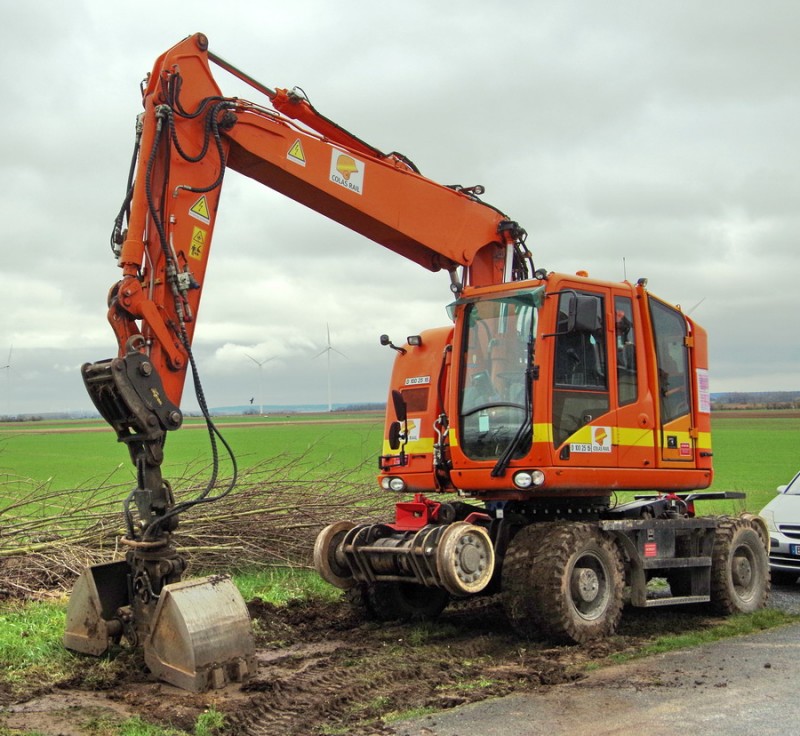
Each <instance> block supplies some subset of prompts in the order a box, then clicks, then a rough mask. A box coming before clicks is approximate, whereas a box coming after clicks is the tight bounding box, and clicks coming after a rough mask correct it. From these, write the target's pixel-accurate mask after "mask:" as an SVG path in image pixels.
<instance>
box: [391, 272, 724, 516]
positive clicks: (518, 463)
mask: <svg viewBox="0 0 800 736" xmlns="http://www.w3.org/2000/svg"><path fill="white" fill-rule="evenodd" d="M539 287H541V288H542V290H543V294H547V296H543V297H542V305H541V307H540V308H539V309H538V312H539V314H538V320H537V327H536V332H535V336H534V342H535V351H534V358H533V366H532V371H531V379H530V396H531V399H532V410H531V430H530V441H529V444H528V446H526V447H525V448H524V452H523V451H521V452H519V453H517V455H515V457H514V458H513V459H512V460H511V461H510V462H509V464H508V467H507V468H506V469H505V471H504V472H503V473H500V474H493V472H492V471H493V470H494V469H495V467H496V464H497V457H496V456H493V457H492V458H491V459H481V458H480V457H478V458H476V457H475V456H474V454H473V456H470V453H469V451H468V450H465V441H464V436H463V432H464V431H466V425H465V423H464V422H465V420H464V419H463V418H462V420H461V422H459V421H458V418H459V417H460V415H461V402H462V399H463V396H464V391H465V386H466V380H465V375H467V374H468V372H469V371H470V370H480V369H481V368H483V367H484V366H480V365H478V366H473V365H472V364H471V363H470V361H474V360H475V359H474V357H473V356H470V357H469V358H461V359H460V358H459V356H464V355H466V352H467V350H466V346H465V339H466V338H465V335H466V334H467V332H468V329H467V328H468V324H467V323H468V322H469V320H470V318H469V317H467V316H466V310H467V308H468V305H469V304H470V303H471V302H472V303H478V302H480V301H487V300H491V299H496V298H497V297H500V296H505V297H513V295H514V294H515V293H524V292H530V291H531V290H532V289H536V288H539ZM573 290H574V291H576V292H580V293H588V294H592V295H597V296H598V297H602V299H603V304H604V305H605V308H606V312H605V314H604V315H603V324H604V328H603V329H604V331H605V334H606V339H607V344H608V347H607V351H606V352H607V360H606V367H605V376H604V377H603V382H602V383H603V385H602V386H598V387H586V386H578V387H572V386H568V385H566V384H563V385H560V384H559V378H558V376H557V375H556V366H557V364H558V354H557V345H558V342H557V333H558V326H557V319H558V317H559V314H558V309H557V306H558V295H559V294H563V293H569V292H572V291H573ZM619 299H623V300H626V302H625V303H626V304H627V305H630V308H631V312H630V316H631V318H632V319H631V320H630V322H631V323H632V324H631V328H630V329H631V332H630V335H629V337H630V343H629V345H630V348H632V350H631V349H627V348H625V349H623V348H624V346H620V348H619V349H618V350H616V349H614V348H613V345H614V344H615V343H614V341H615V338H616V335H615V330H616V327H615V312H614V308H613V307H614V305H615V304H617V303H618V301H617V300H619ZM654 299H655V297H652V296H651V295H649V294H648V293H647V292H646V290H645V289H644V287H643V286H640V285H637V286H633V285H631V284H629V283H627V282H623V283H611V282H602V281H596V280H593V279H589V278H587V277H584V276H567V275H564V274H549V275H548V277H547V279H546V280H544V281H521V282H517V283H515V284H504V285H499V286H493V287H486V288H479V289H468V290H465V292H464V296H463V298H462V300H460V301H462V302H463V304H461V305H459V306H456V309H455V310H454V319H455V327H454V328H453V329H452V330H449V331H440V332H432V333H431V335H432V336H435V338H436V339H435V340H433V341H431V340H430V339H429V338H428V337H427V336H426V334H425V333H423V344H426V343H429V342H433V344H432V345H430V346H428V348H427V349H424V350H423V349H420V348H415V347H412V346H406V350H407V352H406V353H405V354H400V355H398V356H397V358H396V360H395V369H394V374H393V376H392V384H391V389H392V390H398V391H400V392H401V393H402V394H403V395H404V396H406V395H409V394H413V393H414V392H419V391H420V390H419V389H418V388H416V384H418V383H419V382H420V381H425V382H427V381H428V377H430V389H429V390H428V391H427V393H425V399H426V400H425V401H424V402H417V401H416V399H415V398H414V397H413V395H412V396H411V398H410V401H409V418H410V422H412V423H413V432H409V434H410V435H411V436H410V438H409V441H408V445H407V446H406V447H405V448H404V452H405V454H406V455H407V456H408V460H407V462H408V464H407V465H406V466H402V465H400V464H398V461H397V455H398V453H397V452H392V450H391V448H389V446H388V445H386V444H385V446H384V456H383V459H382V463H383V465H382V468H383V475H385V476H397V477H401V478H403V479H404V480H406V482H407V487H408V490H413V491H416V492H420V491H433V490H451V491H459V492H461V493H462V494H464V495H468V496H473V497H477V498H481V499H484V500H536V499H547V498H554V499H556V498H570V497H584V496H585V497H592V498H594V497H602V496H609V495H611V494H612V493H613V492H614V491H616V490H620V491H621V490H660V491H688V490H697V489H703V488H707V487H708V486H709V485H710V483H711V480H712V466H711V435H710V405H709V394H708V385H707V369H708V353H707V340H706V334H705V331H704V330H702V328H700V327H699V326H698V325H696V324H695V323H694V322H693V321H692V320H690V319H689V318H688V317H685V316H684V315H682V314H681V313H680V312H679V311H678V310H675V309H674V308H672V307H667V306H666V305H665V306H663V307H661V308H664V309H667V308H668V309H669V310H670V316H671V317H672V318H673V319H674V320H675V321H676V324H680V323H681V322H682V323H683V324H684V325H685V333H686V334H685V337H684V338H683V339H682V343H683V344H682V345H679V344H677V342H676V347H675V349H676V350H678V351H680V352H681V353H682V354H685V356H686V360H687V366H688V368H687V373H688V376H689V378H690V379H691V380H690V381H688V382H687V385H686V386H683V387H682V390H683V389H684V388H685V389H686V390H688V392H689V395H688V396H685V397H684V401H685V405H681V407H680V408H678V409H677V410H676V413H677V414H679V416H677V417H675V418H674V419H672V418H670V417H669V416H668V415H665V414H663V413H662V409H663V407H662V404H664V403H665V402H667V401H669V400H670V397H669V391H668V390H665V391H664V392H663V395H662V391H661V390H660V389H659V366H660V363H659V360H660V358H659V355H658V350H657V345H656V343H655V341H654V329H653V324H652V317H651V314H650V307H649V305H650V304H651V303H652V301H653V300H654ZM656 301H658V300H656ZM659 303H660V302H659ZM448 339H450V340H452V341H451V342H447V340H448ZM486 339H487V340H495V341H496V335H494V334H492V335H490V334H489V333H488V332H487V338H486ZM625 350H627V352H628V355H631V356H633V358H635V362H634V360H633V359H631V360H632V364H633V365H635V366H637V369H636V370H635V375H633V376H632V377H629V376H628V375H627V374H625V372H624V371H623V369H622V366H621V365H620V363H621V362H622V361H623V359H624V358H623V356H624V352H625ZM441 355H444V356H446V360H444V361H443V360H442V359H441V357H440V356H441ZM661 360H662V361H663V358H662V359H661ZM492 362H493V363H494V362H500V364H501V368H502V367H504V365H505V363H506V362H507V356H505V355H501V357H500V358H499V361H498V359H496V358H493V359H492ZM490 368H491V370H494V371H495V372H496V366H491V367H490ZM409 385H410V386H409ZM434 387H435V388H434ZM570 401H571V402H573V406H575V407H579V408H580V407H584V408H583V412H584V414H583V415H582V416H581V417H580V418H579V419H578V420H575V417H569V420H568V421H567V420H565V419H564V416H565V414H566V415H569V414H570V411H566V410H565V409H564V407H565V406H567V402H570ZM412 402H414V405H415V406H417V403H418V406H419V410H418V411H411V410H410V409H411V403H412ZM581 402H582V403H581ZM586 407H588V408H586ZM598 407H599V408H598ZM502 408H503V407H502V406H499V408H498V409H497V410H496V411H498V412H499V411H502ZM491 411H493V410H491V409H488V410H487V411H486V412H485V413H486V414H487V416H486V417H485V421H486V427H485V432H486V434H489V433H490V432H491V431H492V426H491V422H492V418H491V416H490V414H491ZM571 411H572V412H573V413H575V411H576V409H572V410H571ZM442 413H445V414H446V415H447V416H448V417H450V418H451V426H450V427H449V429H448V432H447V433H446V437H445V440H444V441H440V448H439V456H440V457H443V458H446V461H441V462H445V464H446V472H445V470H444V468H443V467H439V468H438V469H437V467H436V463H435V460H434V457H435V453H434V448H435V446H436V443H437V437H438V435H437V427H438V422H439V416H440V415H441V414H442ZM590 413H591V414H592V415H591V416H589V414H590ZM394 419H395V418H394V416H393V415H392V412H391V410H390V412H389V416H388V417H387V433H388V428H389V426H390V425H391V423H392V422H393V421H394ZM573 421H577V424H578V425H580V426H573V425H572V424H571V422H573ZM387 436H388V435H387ZM519 470H525V471H529V470H537V471H541V472H542V473H543V474H544V478H545V482H544V483H543V484H542V485H541V486H538V487H531V488H528V489H521V488H519V487H517V486H516V485H515V484H514V482H513V478H514V474H515V473H516V472H517V471H519ZM444 478H446V479H447V480H446V481H445V480H444Z"/></svg>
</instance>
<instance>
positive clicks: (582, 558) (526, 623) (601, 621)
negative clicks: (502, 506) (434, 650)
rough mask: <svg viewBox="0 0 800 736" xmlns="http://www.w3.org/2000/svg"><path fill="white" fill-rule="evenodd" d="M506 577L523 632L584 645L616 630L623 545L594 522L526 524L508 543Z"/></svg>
mask: <svg viewBox="0 0 800 736" xmlns="http://www.w3.org/2000/svg"><path fill="white" fill-rule="evenodd" d="M502 579H503V600H504V606H505V609H506V614H507V616H508V618H509V620H510V622H511V624H512V626H513V627H514V629H515V630H516V631H517V632H518V633H520V634H522V635H524V636H532V635H537V634H538V635H540V636H544V637H548V638H551V639H555V640H559V641H572V642H576V643H583V642H587V641H592V640H595V639H601V638H603V637H605V636H609V635H611V634H613V633H614V632H615V631H616V629H617V625H618V624H619V620H620V617H621V616H622V605H623V593H624V580H625V576H624V569H623V566H622V558H621V556H620V552H619V548H618V547H617V545H616V543H615V542H614V540H613V539H612V538H611V537H609V536H607V535H606V534H604V533H603V532H602V531H601V530H600V529H598V528H597V527H596V526H595V525H593V524H589V523H562V522H559V523H555V524H552V525H550V524H548V525H547V526H546V527H544V528H543V529H542V528H536V527H526V528H525V529H523V530H522V531H521V532H520V533H519V534H517V536H516V537H514V539H513V540H512V542H511V544H510V545H509V550H508V553H507V554H506V559H505V562H504V565H503V578H502Z"/></svg>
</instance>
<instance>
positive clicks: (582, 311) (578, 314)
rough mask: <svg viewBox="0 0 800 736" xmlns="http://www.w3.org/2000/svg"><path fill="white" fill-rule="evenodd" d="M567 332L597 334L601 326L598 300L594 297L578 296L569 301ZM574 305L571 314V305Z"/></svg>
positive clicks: (601, 320)
mask: <svg viewBox="0 0 800 736" xmlns="http://www.w3.org/2000/svg"><path fill="white" fill-rule="evenodd" d="M570 302H571V303H570V314H569V322H570V323H571V324H570V327H569V328H568V331H569V332H572V331H575V332H597V331H598V330H599V329H600V328H602V326H603V319H602V315H601V314H600V300H599V299H598V298H597V297H594V296H588V295H586V294H578V295H577V297H576V298H575V299H572V300H570ZM573 304H574V305H575V310H574V312H573V310H572V308H571V307H572V305H573Z"/></svg>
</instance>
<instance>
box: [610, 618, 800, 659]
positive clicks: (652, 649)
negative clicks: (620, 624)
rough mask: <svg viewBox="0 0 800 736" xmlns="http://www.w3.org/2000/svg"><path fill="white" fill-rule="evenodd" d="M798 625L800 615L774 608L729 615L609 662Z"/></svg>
mask: <svg viewBox="0 0 800 736" xmlns="http://www.w3.org/2000/svg"><path fill="white" fill-rule="evenodd" d="M798 622H800V616H798V615H793V614H790V613H784V612H783V611H778V610H776V609H774V608H764V609H762V610H760V611H756V612H755V613H748V614H736V615H733V616H729V617H727V618H725V619H722V621H721V622H720V623H718V624H716V625H715V626H712V627H711V628H708V629H700V630H698V631H684V632H682V633H680V634H668V635H666V636H660V637H658V638H656V639H654V640H653V641H652V642H650V643H649V644H648V645H647V646H645V647H643V648H642V649H640V650H638V651H637V652H635V653H634V654H630V653H626V654H612V655H611V656H610V657H609V659H610V660H611V661H612V662H613V663H615V664H619V663H621V662H625V661H628V660H630V659H636V658H639V657H647V656H649V655H651V654H662V653H663V652H671V651H674V650H676V649H687V648H690V647H696V646H700V645H701V644H710V643H712V642H715V641H720V640H722V639H729V638H731V637H735V636H746V635H747V634H756V633H758V632H759V631H765V630H766V629H774V628H776V627H778V626H785V625H787V624H793V623H798Z"/></svg>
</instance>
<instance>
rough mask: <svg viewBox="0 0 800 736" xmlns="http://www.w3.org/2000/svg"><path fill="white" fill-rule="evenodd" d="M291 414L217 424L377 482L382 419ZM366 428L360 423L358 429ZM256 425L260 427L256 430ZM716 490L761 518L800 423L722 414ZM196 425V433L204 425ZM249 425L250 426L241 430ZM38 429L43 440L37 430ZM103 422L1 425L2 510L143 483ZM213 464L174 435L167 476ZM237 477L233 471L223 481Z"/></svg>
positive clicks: (249, 442)
mask: <svg viewBox="0 0 800 736" xmlns="http://www.w3.org/2000/svg"><path fill="white" fill-rule="evenodd" d="M333 416H335V418H336V420H347V421H343V422H340V421H337V423H315V422H317V421H320V420H322V421H328V420H330V418H331V415H328V414H322V415H320V414H316V415H291V417H283V416H274V417H266V418H262V417H220V418H217V419H215V421H217V422H218V424H219V426H220V428H221V429H222V431H223V434H224V436H225V438H226V440H227V441H228V442H229V443H230V444H231V446H232V447H233V449H234V452H235V453H236V455H237V458H238V460H239V464H240V466H242V467H250V466H253V465H255V464H257V463H258V462H259V461H261V460H263V459H264V458H265V457H274V456H278V455H281V454H283V453H287V452H288V453H294V454H297V455H301V454H304V453H305V454H306V457H307V459H308V461H309V462H307V463H305V464H304V466H303V470H302V471H301V472H304V473H308V472H311V471H313V472H316V473H318V474H319V477H320V478H324V477H325V475H326V474H328V473H332V472H337V471H342V470H352V469H359V471H358V472H360V473H362V474H363V477H364V480H365V481H367V482H371V479H372V476H373V475H374V473H373V470H372V469H373V468H374V464H373V460H374V458H375V457H376V456H377V455H378V454H379V452H380V450H381V442H382V432H383V419H382V417H381V416H380V415H379V414H376V413H368V414H363V415H362V414H358V415H350V414H342V415H339V414H338V413H337V414H335V415H333ZM356 420H357V421H356ZM256 422H258V423H257V424H256ZM712 422H713V429H712V441H713V449H714V473H715V475H714V483H713V485H712V487H711V489H710V490H712V491H744V492H746V493H747V494H748V498H747V501H746V503H745V505H744V506H742V504H737V503H731V502H723V503H722V504H719V503H717V502H705V503H704V504H703V505H702V507H700V511H701V512H702V513H731V512H736V511H740V510H745V509H746V510H748V511H754V512H757V511H759V510H760V509H761V508H763V507H764V505H765V504H766V503H767V502H768V501H770V500H771V499H772V498H773V497H774V495H775V489H776V488H777V486H778V485H780V484H782V483H786V482H787V481H788V480H789V479H790V478H791V477H792V475H793V474H794V473H795V472H796V470H797V449H798V437H800V419H797V418H793V417H791V416H782V415H780V414H779V413H776V415H775V417H763V416H760V417H752V418H748V417H746V416H744V417H743V416H742V415H741V414H737V415H736V416H727V415H725V414H724V413H720V414H715V415H714V416H713V418H712ZM199 424H200V421H199V420H198V419H194V418H189V419H187V422H186V427H199ZM233 424H246V425H249V426H231V425H233ZM76 426H77V427H80V428H83V429H92V428H95V429H101V430H103V431H82V432H74V433H65V432H56V431H53V432H49V433H42V432H41V430H58V429H63V428H65V427H76ZM32 428H35V430H36V431H35V432H34V431H32ZM110 432H111V430H110V429H108V428H107V427H106V426H105V424H104V423H103V422H100V421H76V422H58V423H56V422H47V423H45V422H36V423H32V424H30V425H20V426H17V425H0V508H2V506H3V505H4V502H3V495H4V494H3V490H2V487H3V485H7V486H9V485H10V486H13V485H14V483H23V484H25V483H27V484H30V483H31V481H32V482H33V483H34V484H37V485H40V486H41V487H42V488H43V489H46V490H61V489H85V488H89V489H96V488H98V487H101V486H103V485H111V484H113V485H123V486H124V485H125V484H126V483H133V482H134V480H135V476H134V468H133V466H132V464H131V462H130V459H129V456H128V453H127V451H126V449H125V448H124V447H122V446H121V445H120V444H118V443H116V442H115V441H114V439H113V435H111V434H110ZM208 462H209V450H208V437H207V434H206V432H204V431H203V430H202V429H191V430H190V431H181V432H177V433H174V434H172V435H170V436H169V439H168V443H167V449H166V461H165V466H164V475H165V477H167V478H175V477H182V476H183V474H184V473H185V470H186V468H187V467H191V466H194V467H204V466H205V465H207V464H208ZM225 472H230V471H229V465H227V464H223V473H225Z"/></svg>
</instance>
